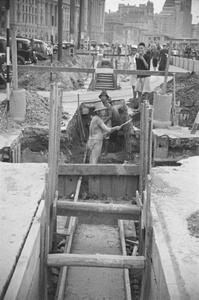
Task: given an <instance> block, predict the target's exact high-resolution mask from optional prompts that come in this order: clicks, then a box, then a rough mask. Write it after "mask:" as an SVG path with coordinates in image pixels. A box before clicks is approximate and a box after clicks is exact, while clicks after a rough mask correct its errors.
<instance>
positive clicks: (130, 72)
mask: <svg viewBox="0 0 199 300" xmlns="http://www.w3.org/2000/svg"><path fill="white" fill-rule="evenodd" d="M18 70H19V71H26V70H28V71H34V72H70V73H73V72H75V73H95V69H94V68H71V67H51V66H32V65H18ZM113 73H114V74H123V75H150V76H165V72H164V71H146V70H145V71H142V70H121V69H113ZM173 73H174V72H168V76H173ZM175 73H176V74H179V75H183V74H184V73H182V72H175Z"/></svg>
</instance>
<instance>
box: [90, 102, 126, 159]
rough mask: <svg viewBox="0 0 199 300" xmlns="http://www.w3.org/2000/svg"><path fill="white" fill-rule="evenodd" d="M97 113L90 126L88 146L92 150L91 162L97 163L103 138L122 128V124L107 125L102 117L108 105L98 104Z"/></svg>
mask: <svg viewBox="0 0 199 300" xmlns="http://www.w3.org/2000/svg"><path fill="white" fill-rule="evenodd" d="M94 112H96V115H95V116H94V117H93V118H92V120H91V123H90V127H89V140H88V148H89V150H90V159H89V163H90V164H97V163H98V161H99V158H100V156H101V152H102V144H103V139H104V136H105V135H106V134H111V133H112V132H114V131H116V130H120V128H121V127H120V126H115V127H107V126H106V125H105V124H104V122H103V120H102V118H104V117H105V116H106V114H107V107H105V106H104V105H103V104H102V103H101V102H99V103H97V104H96V107H95V110H94Z"/></svg>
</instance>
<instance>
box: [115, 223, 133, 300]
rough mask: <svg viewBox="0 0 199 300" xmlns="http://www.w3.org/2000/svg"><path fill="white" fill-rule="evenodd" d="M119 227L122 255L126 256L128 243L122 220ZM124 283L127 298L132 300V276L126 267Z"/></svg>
mask: <svg viewBox="0 0 199 300" xmlns="http://www.w3.org/2000/svg"><path fill="white" fill-rule="evenodd" d="M118 227H119V230H120V241H121V246H122V255H124V256H126V255H127V253H126V243H125V236H124V224H123V221H122V220H118ZM124 283H125V292H126V300H131V299H132V297H131V285H130V278H129V270H128V269H124Z"/></svg>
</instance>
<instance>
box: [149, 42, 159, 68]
mask: <svg viewBox="0 0 199 300" xmlns="http://www.w3.org/2000/svg"><path fill="white" fill-rule="evenodd" d="M151 58H152V64H153V68H154V71H156V68H157V65H158V59H159V51H158V50H157V47H156V46H154V47H153V49H152V51H151Z"/></svg>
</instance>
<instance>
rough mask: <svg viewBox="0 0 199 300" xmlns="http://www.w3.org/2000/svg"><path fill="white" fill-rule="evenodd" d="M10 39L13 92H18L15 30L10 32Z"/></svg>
mask: <svg viewBox="0 0 199 300" xmlns="http://www.w3.org/2000/svg"><path fill="white" fill-rule="evenodd" d="M11 38H12V71H13V90H14V91H16V90H18V72H17V41H16V29H15V28H12V30H11Z"/></svg>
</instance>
